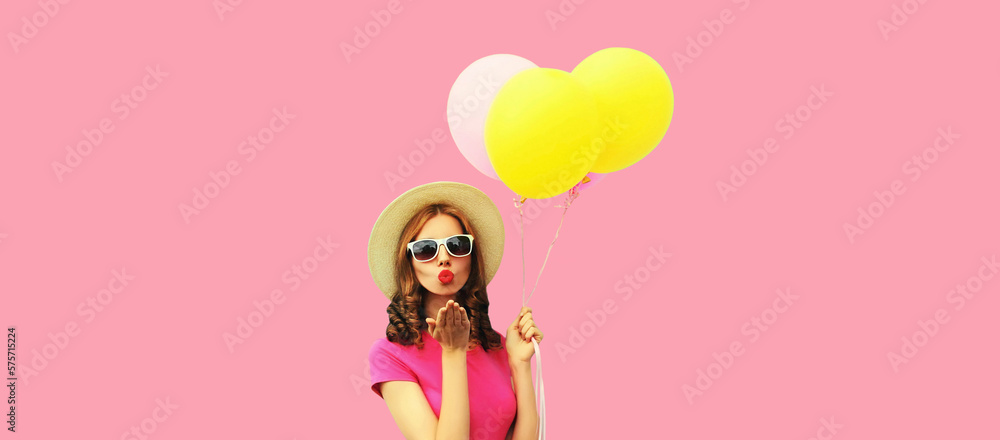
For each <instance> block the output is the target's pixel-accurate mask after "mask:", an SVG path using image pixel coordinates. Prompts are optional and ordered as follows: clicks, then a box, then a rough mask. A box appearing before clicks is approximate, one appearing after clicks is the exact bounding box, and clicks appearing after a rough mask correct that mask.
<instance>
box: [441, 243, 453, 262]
mask: <svg viewBox="0 0 1000 440" xmlns="http://www.w3.org/2000/svg"><path fill="white" fill-rule="evenodd" d="M442 248H444V249H442ZM444 263H448V264H451V255H449V254H448V248H446V247H445V245H443V244H442V245H441V248H438V264H444Z"/></svg>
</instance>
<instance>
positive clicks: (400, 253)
mask: <svg viewBox="0 0 1000 440" xmlns="http://www.w3.org/2000/svg"><path fill="white" fill-rule="evenodd" d="M441 214H445V215H450V216H452V217H454V218H455V219H456V220H458V223H459V224H460V225H461V226H462V233H463V234H472V236H473V237H476V231H475V230H474V228H473V227H472V224H471V223H470V222H469V219H468V218H466V217H465V214H463V213H462V212H461V211H459V210H458V209H457V208H455V207H454V206H452V205H449V204H447V203H436V204H432V205H427V206H425V207H424V208H423V209H421V210H420V211H418V212H417V213H416V214H415V215H414V216H413V218H411V219H410V221H409V222H408V223H407V224H406V226H405V227H403V232H402V233H401V234H400V236H399V246H397V247H396V249H397V251H396V291H395V292H393V294H392V301H391V302H390V303H389V306H388V307H386V309H385V311H386V313H387V314H388V315H389V325H388V326H386V328H385V337H386V339H388V340H390V341H392V342H396V343H398V344H401V345H416V346H417V347H418V348H420V349H423V348H424V341H423V338H421V336H420V330H421V329H422V328H423V327H424V326H425V325H426V323H427V318H428V317H427V315H426V313H425V312H424V299H425V298H426V297H427V295H432V293H430V292H429V291H428V290H427V288H425V287H424V286H423V285H421V284H420V282H419V281H418V280H417V275H416V272H415V271H414V269H413V265H412V264H411V263H410V261H411V258H412V257H410V251H409V249H407V244H408V243H409V242H411V241H413V240H414V239H415V238H417V234H418V233H420V230H421V229H423V227H424V225H425V224H426V223H427V221H428V220H430V219H432V218H434V217H437V216H438V215H441ZM442 252H447V251H442ZM455 301H457V302H458V305H459V306H462V307H465V310H466V311H467V312H468V314H469V321H470V323H471V325H472V328H471V330H470V333H469V346H470V347H473V346H475V345H479V346H481V347H483V350H484V351H489V350H490V349H491V348H493V349H499V348H501V346H500V334H499V333H497V332H496V330H493V326H492V325H491V324H490V316H489V309H490V300H489V298H488V297H487V295H486V265H485V263H483V255H482V253H481V252H480V250H479V246H472V265H471V267H470V270H469V278H468V280H466V282H465V285H464V286H462V288H461V289H460V290H459V291H458V292H457V293H456V295H455ZM484 341H485V342H486V343H483V342H484Z"/></svg>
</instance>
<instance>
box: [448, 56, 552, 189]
mask: <svg viewBox="0 0 1000 440" xmlns="http://www.w3.org/2000/svg"><path fill="white" fill-rule="evenodd" d="M534 67H538V66H537V65H535V63H532V62H531V61H528V60H526V59H524V58H521V57H519V56H517V55H510V54H496V55H490V56H487V57H483V58H480V59H478V60H476V61H475V62H473V63H472V64H470V65H469V67H466V68H465V70H463V71H462V73H461V74H459V75H458V79H456V80H455V83H454V84H453V85H452V86H451V92H450V93H448V113H447V114H448V128H449V129H450V130H451V138H452V139H454V140H455V145H457V146H458V151H460V152H461V153H462V155H463V156H465V159H466V160H468V161H469V163H471V164H472V166H474V167H476V169H477V170H479V172H481V173H483V174H485V175H487V176H490V177H492V178H494V179H497V180H500V177H498V176H497V173H496V171H495V170H494V169H493V164H491V163H490V158H489V156H488V155H487V154H486V141H485V139H484V135H483V130H484V127H485V126H486V114H487V113H488V112H489V110H490V106H491V105H492V104H493V98H495V97H496V95H497V92H498V91H500V88H501V87H503V85H504V83H506V82H507V80H509V79H510V78H511V77H513V76H514V75H515V74H517V73H518V72H521V71H522V70H526V69H530V68H534Z"/></svg>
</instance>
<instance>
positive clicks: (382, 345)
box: [368, 339, 418, 397]
mask: <svg viewBox="0 0 1000 440" xmlns="http://www.w3.org/2000/svg"><path fill="white" fill-rule="evenodd" d="M401 355H402V353H401V352H400V351H399V350H398V349H396V347H394V346H393V345H392V342H389V341H388V340H386V339H379V340H377V341H375V343H374V344H372V348H371V350H369V352H368V365H369V368H370V369H371V378H372V391H374V392H375V394H378V396H379V397H382V383H383V382H388V381H392V380H406V381H410V382H418V380H417V375H416V374H415V373H414V372H413V370H412V369H410V367H409V366H407V365H406V362H404V361H403V359H402V357H401Z"/></svg>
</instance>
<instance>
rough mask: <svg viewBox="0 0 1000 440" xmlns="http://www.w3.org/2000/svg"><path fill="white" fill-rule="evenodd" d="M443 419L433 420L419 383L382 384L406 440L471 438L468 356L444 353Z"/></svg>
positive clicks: (390, 407)
mask: <svg viewBox="0 0 1000 440" xmlns="http://www.w3.org/2000/svg"><path fill="white" fill-rule="evenodd" d="M441 370H442V375H443V377H442V379H443V383H442V385H441V388H442V389H441V417H440V418H436V417H434V412H433V411H432V410H431V407H430V404H428V403H427V397H425V396H424V393H423V391H422V390H421V389H420V386H419V385H417V383H416V382H407V381H391V382H385V383H383V384H382V388H381V390H382V397H383V398H384V399H385V403H386V405H388V406H389V412H390V413H391V414H392V417H393V419H395V420H396V425H398V426H399V430H400V432H402V433H403V437H405V438H407V439H408V440H445V439H468V438H469V380H468V368H467V365H466V353H465V351H461V350H442V351H441Z"/></svg>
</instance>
